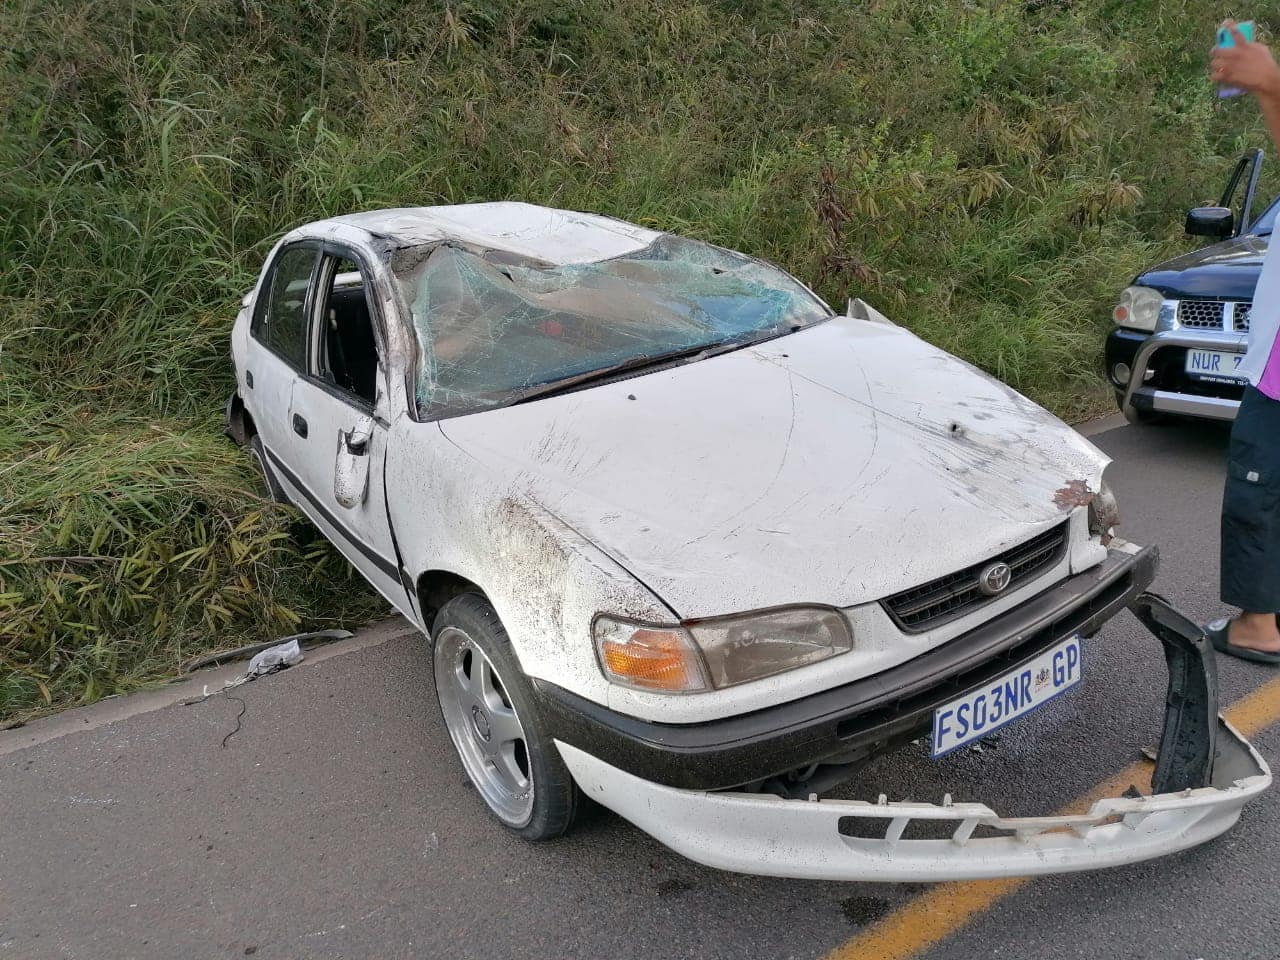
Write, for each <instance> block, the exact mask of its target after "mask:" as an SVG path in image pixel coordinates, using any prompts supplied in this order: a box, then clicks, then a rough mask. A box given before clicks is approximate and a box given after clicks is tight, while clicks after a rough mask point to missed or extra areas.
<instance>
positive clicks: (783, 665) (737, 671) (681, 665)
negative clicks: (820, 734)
mask: <svg viewBox="0 0 1280 960" xmlns="http://www.w3.org/2000/svg"><path fill="white" fill-rule="evenodd" d="M593 632H594V634H595V641H596V651H597V653H598V654H599V657H600V667H601V669H602V670H603V671H604V674H605V676H607V677H608V678H609V679H610V680H612V681H614V682H615V683H621V684H623V685H625V686H629V687H636V688H638V689H641V690H661V691H664V692H666V693H695V692H697V691H700V690H706V689H708V688H711V687H714V688H716V689H721V688H723V687H731V686H733V685H734V684H738V683H746V682H747V681H749V680H760V679H762V678H764V677H771V676H773V675H774V674H777V673H783V672H785V671H787V670H794V669H795V668H796V667H802V666H804V665H805V664H809V663H817V662H818V661H819V660H826V659H827V658H828V657H834V656H836V655H837V654H840V653H844V652H845V651H847V650H852V649H853V634H852V633H851V632H850V630H849V624H848V622H847V621H846V620H845V618H844V617H843V616H842V615H841V614H840V613H839V611H837V610H832V609H828V608H824V607H792V608H790V609H786V610H775V611H771V612H765V613H755V614H747V615H744V616H736V617H717V618H715V619H710V620H699V621H696V622H693V623H689V624H685V625H683V626H656V625H650V624H640V623H630V622H628V621H625V620H619V619H616V618H614V617H608V616H603V615H602V616H599V617H596V620H595V624H594V626H593Z"/></svg>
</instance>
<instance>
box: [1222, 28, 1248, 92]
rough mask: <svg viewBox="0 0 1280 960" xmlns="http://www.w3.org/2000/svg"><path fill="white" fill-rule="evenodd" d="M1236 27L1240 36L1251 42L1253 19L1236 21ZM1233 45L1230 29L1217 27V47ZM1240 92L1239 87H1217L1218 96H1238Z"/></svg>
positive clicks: (1233, 39) (1233, 38)
mask: <svg viewBox="0 0 1280 960" xmlns="http://www.w3.org/2000/svg"><path fill="white" fill-rule="evenodd" d="M1236 29H1237V30H1239V31H1240V36H1242V37H1244V38H1245V39H1246V40H1248V41H1249V42H1250V43H1253V21H1252V20H1246V21H1244V22H1243V23H1237V24H1236ZM1235 45H1236V38H1235V37H1233V36H1232V35H1231V31H1230V30H1228V29H1227V28H1226V27H1219V28H1218V47H1219V48H1222V47H1234V46H1235ZM1242 93H1244V91H1243V90H1241V89H1240V88H1239V87H1219V88H1218V96H1219V97H1223V98H1226V97H1238V96H1240V94H1242Z"/></svg>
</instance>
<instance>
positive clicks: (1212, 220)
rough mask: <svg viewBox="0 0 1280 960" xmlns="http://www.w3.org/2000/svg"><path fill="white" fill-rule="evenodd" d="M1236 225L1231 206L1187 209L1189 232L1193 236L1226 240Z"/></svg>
mask: <svg viewBox="0 0 1280 960" xmlns="http://www.w3.org/2000/svg"><path fill="white" fill-rule="evenodd" d="M1235 226H1236V218H1235V214H1233V213H1232V212H1231V209H1230V208H1229V207H1193V208H1192V209H1190V210H1188V211H1187V233H1189V234H1190V235H1191V236H1193V237H1213V238H1214V239H1215V240H1225V239H1227V237H1229V236H1231V235H1232V233H1233V232H1234V231H1235Z"/></svg>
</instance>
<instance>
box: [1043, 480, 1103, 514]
mask: <svg viewBox="0 0 1280 960" xmlns="http://www.w3.org/2000/svg"><path fill="white" fill-rule="evenodd" d="M1096 496H1097V494H1096V493H1094V492H1093V491H1092V490H1090V489H1089V484H1088V482H1087V481H1085V480H1072V481H1071V482H1070V483H1068V484H1067V485H1066V486H1065V487H1063V488H1062V489H1061V490H1059V491H1057V492H1056V493H1055V494H1054V495H1053V502H1054V503H1056V504H1057V505H1058V506H1059V507H1061V508H1062V509H1063V510H1072V509H1074V508H1076V507H1087V506H1088V505H1089V504H1091V503H1093V498H1094V497H1096Z"/></svg>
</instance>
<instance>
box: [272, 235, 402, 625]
mask: <svg viewBox="0 0 1280 960" xmlns="http://www.w3.org/2000/svg"><path fill="white" fill-rule="evenodd" d="M366 276H367V273H366V272H365V271H364V270H363V269H362V267H361V260H360V257H359V255H358V254H357V253H356V252H354V251H351V250H348V249H346V248H342V247H335V246H330V245H329V244H327V243H326V245H325V247H324V249H323V251H322V254H321V258H320V262H319V265H318V267H317V269H316V271H315V282H314V292H313V294H312V296H313V300H314V309H313V310H312V313H311V329H310V335H309V337H308V344H307V348H308V349H307V369H306V372H305V374H304V375H303V376H300V377H298V378H297V380H296V382H295V383H294V386H293V395H292V401H291V405H290V421H291V423H292V425H293V426H295V427H296V428H297V429H298V430H300V431H301V433H300V434H298V433H295V437H294V441H293V443H294V449H295V451H296V453H295V455H294V457H293V458H292V460H291V464H290V466H291V467H292V468H293V472H294V476H293V477H292V478H290V479H291V480H292V485H293V486H294V487H296V488H297V489H298V490H299V491H300V493H301V494H302V496H301V498H300V499H299V500H298V501H297V503H298V506H299V507H300V508H302V509H303V510H304V511H305V512H306V513H307V514H308V515H309V516H310V517H311V519H312V520H313V521H314V522H315V523H316V525H317V526H319V527H320V529H321V530H323V531H324V532H325V533H326V534H328V536H329V539H330V540H332V541H333V543H334V544H335V545H336V546H337V547H338V549H339V550H341V551H342V553H343V554H344V555H345V556H346V557H347V559H348V560H350V561H351V562H352V563H353V564H355V566H356V567H357V568H358V569H359V570H360V571H361V572H362V573H363V574H364V575H365V577H366V578H367V579H368V580H369V582H370V583H372V584H373V585H374V586H375V587H377V588H378V590H379V591H380V592H381V593H382V594H383V595H384V596H385V597H386V598H387V599H388V600H390V601H391V602H392V603H393V604H395V605H396V606H397V607H398V608H400V609H401V610H402V611H404V612H406V613H407V614H409V615H410V616H412V610H411V608H410V607H409V606H408V593H407V591H406V589H405V586H404V583H403V582H402V579H401V576H400V566H399V561H398V557H397V550H396V545H395V541H394V538H393V536H392V533H391V526H390V520H389V518H388V516H387V503H386V491H385V486H384V483H383V465H384V462H385V457H386V449H387V434H388V427H389V411H388V408H387V389H386V381H385V376H386V373H385V364H384V363H383V362H382V358H383V357H384V356H385V348H384V344H385V342H386V340H385V338H384V337H383V333H382V331H383V330H384V329H385V328H384V327H383V326H382V318H381V316H380V315H379V313H378V312H377V303H376V298H375V297H373V296H371V295H370V293H371V291H372V286H371V284H369V283H368V282H367V281H366Z"/></svg>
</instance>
